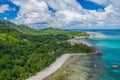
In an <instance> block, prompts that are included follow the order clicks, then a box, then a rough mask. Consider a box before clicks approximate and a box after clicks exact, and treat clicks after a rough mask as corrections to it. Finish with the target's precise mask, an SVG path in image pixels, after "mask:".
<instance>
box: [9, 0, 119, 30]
mask: <svg viewBox="0 0 120 80" xmlns="http://www.w3.org/2000/svg"><path fill="white" fill-rule="evenodd" d="M11 1H12V2H13V3H14V4H16V5H18V6H20V11H19V12H18V15H17V17H16V18H15V20H14V22H15V23H18V24H27V25H30V26H31V27H34V28H38V29H39V28H46V27H58V28H64V27H68V28H69V27H70V28H71V27H74V26H76V27H93V26H98V27H102V26H118V25H120V23H119V22H120V15H119V12H120V10H119V5H118V4H117V2H114V1H113V0H111V1H110V2H109V1H108V0H91V1H92V2H95V3H97V4H100V5H104V6H106V8H105V11H101V10H100V11H96V10H85V9H83V8H82V7H81V5H80V4H79V3H78V2H77V1H76V0H11ZM116 1H117V0H116ZM118 1H119V0H118ZM49 8H52V9H53V10H55V12H52V11H51V10H49Z"/></svg>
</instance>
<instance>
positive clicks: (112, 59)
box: [90, 30, 120, 80]
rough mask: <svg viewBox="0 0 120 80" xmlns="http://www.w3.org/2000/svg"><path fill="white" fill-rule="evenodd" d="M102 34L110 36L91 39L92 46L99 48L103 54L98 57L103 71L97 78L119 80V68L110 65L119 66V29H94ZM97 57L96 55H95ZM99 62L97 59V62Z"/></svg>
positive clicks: (100, 79)
mask: <svg viewBox="0 0 120 80" xmlns="http://www.w3.org/2000/svg"><path fill="white" fill-rule="evenodd" d="M94 32H100V33H102V34H105V35H108V36H111V38H106V39H91V40H90V41H91V42H92V43H94V47H95V48H97V49H99V50H101V51H102V52H103V55H101V56H100V57H99V59H100V61H101V65H103V66H104V68H105V69H104V70H105V71H104V72H103V73H102V75H101V76H99V78H98V79H99V80H120V69H113V68H112V65H118V66H120V30H94ZM96 57H97V56H96ZM97 63H99V61H98V62H97ZM101 70H102V69H101ZM98 73H99V72H98Z"/></svg>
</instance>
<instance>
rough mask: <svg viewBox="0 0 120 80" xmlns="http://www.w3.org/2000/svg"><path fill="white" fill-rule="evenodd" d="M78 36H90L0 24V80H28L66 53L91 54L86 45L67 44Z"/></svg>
mask: <svg viewBox="0 0 120 80" xmlns="http://www.w3.org/2000/svg"><path fill="white" fill-rule="evenodd" d="M75 35H77V36H88V34H87V33H85V32H79V33H78V32H69V31H65V30H59V29H52V28H49V29H44V30H40V31H39V30H34V29H31V28H29V27H27V26H24V25H16V24H14V23H11V22H9V21H5V20H0V80H25V79H26V78H28V77H30V76H32V75H34V74H35V73H36V72H38V71H40V70H42V69H44V68H46V67H47V66H49V65H50V64H51V63H52V62H53V61H55V59H56V58H57V57H59V56H60V55H62V54H64V53H80V52H84V53H90V52H92V48H91V47H88V46H87V45H84V44H75V45H70V44H69V43H68V42H67V40H68V39H70V38H72V37H74V36H75Z"/></svg>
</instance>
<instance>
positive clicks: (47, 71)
mask: <svg viewBox="0 0 120 80" xmlns="http://www.w3.org/2000/svg"><path fill="white" fill-rule="evenodd" d="M74 55H84V54H83V53H80V54H68V53H67V54H63V55H61V56H60V57H58V58H57V59H56V61H55V62H53V63H52V64H51V65H50V66H49V67H47V68H45V69H44V70H42V71H40V72H38V73H37V74H36V75H35V76H32V77H29V78H28V79H26V80H43V79H44V78H46V77H48V76H49V75H51V74H53V73H54V72H56V71H57V70H58V69H60V68H61V67H62V65H63V64H64V63H65V62H66V61H67V60H68V59H69V58H71V57H72V56H74Z"/></svg>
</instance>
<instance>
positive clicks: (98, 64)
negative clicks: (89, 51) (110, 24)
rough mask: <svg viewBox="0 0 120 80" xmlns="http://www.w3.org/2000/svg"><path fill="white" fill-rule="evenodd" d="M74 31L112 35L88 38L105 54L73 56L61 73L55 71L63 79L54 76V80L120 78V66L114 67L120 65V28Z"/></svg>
mask: <svg viewBox="0 0 120 80" xmlns="http://www.w3.org/2000/svg"><path fill="white" fill-rule="evenodd" d="M72 31H89V32H99V33H102V34H105V35H107V36H111V37H110V38H94V39H89V40H87V41H89V42H90V43H92V44H93V47H94V48H96V49H98V50H101V51H102V53H103V54H102V55H88V56H84V55H83V56H75V57H73V58H72V59H71V63H70V64H68V65H67V66H66V67H65V69H63V70H62V72H61V74H59V71H58V72H56V73H55V74H57V73H58V74H59V76H56V77H60V78H61V79H55V78H54V77H53V78H54V80H120V68H118V69H113V68H112V65H117V66H120V30H72ZM53 76H54V74H53ZM49 80H51V79H49Z"/></svg>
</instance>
